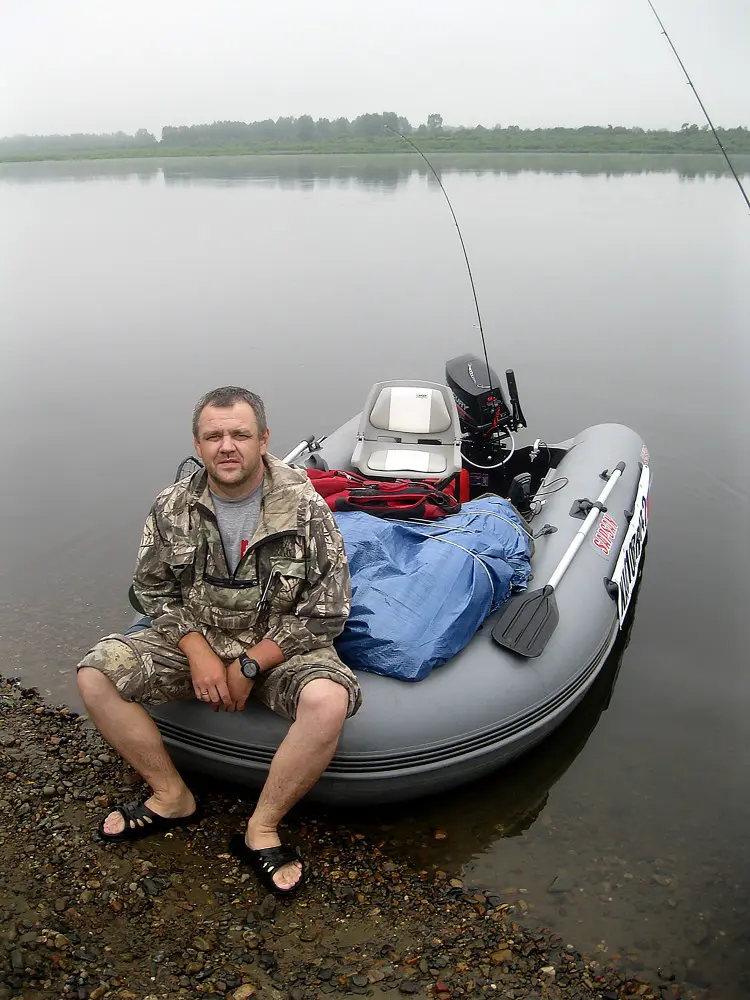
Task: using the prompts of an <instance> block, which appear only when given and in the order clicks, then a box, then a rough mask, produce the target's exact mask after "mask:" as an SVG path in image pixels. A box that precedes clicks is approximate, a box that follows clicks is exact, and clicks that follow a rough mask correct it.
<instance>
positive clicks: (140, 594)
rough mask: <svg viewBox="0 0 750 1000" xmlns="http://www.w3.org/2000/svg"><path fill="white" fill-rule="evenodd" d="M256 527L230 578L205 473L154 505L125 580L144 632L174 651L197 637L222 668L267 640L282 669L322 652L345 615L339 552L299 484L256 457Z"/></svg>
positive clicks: (310, 494)
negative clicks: (151, 631)
mask: <svg viewBox="0 0 750 1000" xmlns="http://www.w3.org/2000/svg"><path fill="white" fill-rule="evenodd" d="M264 462H265V477H264V480H263V500H262V505H261V512H260V520H259V521H258V526H257V528H256V530H255V534H254V535H253V537H252V539H251V540H250V545H249V547H248V549H247V551H246V552H245V554H244V555H243V557H242V559H241V560H240V562H239V564H238V566H237V569H236V570H235V572H234V574H230V572H229V568H228V566H227V560H226V555H225V554H224V547H223V545H222V541H221V535H220V534H219V527H218V524H217V521H216V514H215V511H214V507H213V503H212V502H211V495H210V493H209V490H208V482H207V476H206V473H205V472H204V471H203V470H199V471H198V472H196V473H195V474H194V475H193V476H191V477H188V478H187V479H182V480H180V481H179V482H177V483H175V484H174V485H172V486H170V487H169V488H168V489H166V490H164V491H163V492H162V493H160V494H159V496H158V497H157V498H156V501H155V503H154V505H153V507H152V508H151V512H150V514H149V516H148V520H147V521H146V526H145V528H144V530H143V538H142V540H141V546H140V550H139V552H138V562H137V565H136V569H135V574H134V577H133V586H134V590H135V594H136V596H137V598H138V599H139V601H140V603H141V606H142V607H143V609H144V611H145V612H146V614H147V615H149V616H150V617H151V618H152V620H153V625H152V627H153V628H155V629H157V631H159V632H161V633H162V634H163V635H165V636H167V637H168V638H170V639H171V640H172V641H173V642H175V643H177V642H179V640H180V639H181V638H182V637H183V636H184V635H187V633H188V632H200V633H202V634H203V635H204V636H205V637H206V639H207V641H208V643H209V645H210V646H211V647H212V648H213V650H214V651H215V652H216V653H217V654H218V655H219V656H220V657H222V658H223V659H233V658H234V657H236V656H239V654H240V653H241V652H242V651H243V650H245V649H248V648H249V647H251V646H254V645H255V644H256V643H257V642H260V640H261V639H263V638H266V639H272V640H273V641H274V642H275V643H276V644H277V645H278V646H279V647H280V648H281V651H282V652H283V654H284V657H285V658H286V659H289V657H290V656H294V655H295V654H297V653H306V652H309V651H311V650H313V649H318V648H320V647H322V646H327V645H330V643H331V642H332V641H333V640H334V638H335V637H336V636H337V635H338V634H339V633H340V632H341V630H342V629H343V627H344V624H345V623H346V619H347V617H348V615H349V605H350V601H351V587H350V582H349V567H348V565H347V561H346V553H345V551H344V543H343V539H342V538H341V534H340V532H339V529H338V526H337V525H336V522H335V520H334V518H333V515H332V514H331V512H330V510H329V509H328V507H327V505H326V503H325V501H324V500H323V499H322V498H321V497H320V496H318V494H317V493H316V492H315V490H314V489H313V487H312V486H311V485H310V483H309V481H308V479H307V476H306V475H305V474H304V473H303V472H300V471H299V470H298V469H292V468H290V467H289V466H287V465H285V464H284V463H283V462H280V461H279V460H278V459H277V458H273V456H271V455H268V456H266V458H265V460H264Z"/></svg>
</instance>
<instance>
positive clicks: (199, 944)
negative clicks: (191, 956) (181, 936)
mask: <svg viewBox="0 0 750 1000" xmlns="http://www.w3.org/2000/svg"><path fill="white" fill-rule="evenodd" d="M193 947H194V948H195V949H196V950H197V951H211V945H210V944H209V943H208V941H206V939H205V938H202V937H197V938H196V939H195V940H194V941H193Z"/></svg>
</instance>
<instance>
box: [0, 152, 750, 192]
mask: <svg viewBox="0 0 750 1000" xmlns="http://www.w3.org/2000/svg"><path fill="white" fill-rule="evenodd" d="M431 159H432V160H433V162H434V163H435V166H436V167H437V168H438V169H439V170H440V171H441V172H443V173H456V172H457V173H464V174H470V175H473V176H475V177H483V176H486V175H489V174H504V175H515V174H523V173H532V174H553V175H558V176H560V175H563V174H580V175H582V176H592V175H595V174H599V175H601V174H604V175H605V176H611V177H617V176H623V175H625V174H653V173H658V174H677V175H678V176H679V177H680V178H681V179H683V180H687V179H693V178H717V177H722V176H726V175H729V169H728V168H727V165H726V163H725V161H724V160H723V159H722V157H721V156H720V155H717V156H701V155H677V154H663V155H659V156H656V155H653V154H649V155H647V154H638V153H629V154H622V153H610V154H608V153H586V154H579V153H537V154H528V153H434V154H432V155H431ZM734 163H735V169H736V170H737V172H738V173H740V174H750V156H737V157H735V158H734ZM412 177H426V178H427V179H428V180H430V181H432V182H433V183H434V180H433V178H432V175H431V173H430V171H429V170H428V169H427V166H426V165H425V163H424V162H423V161H422V160H420V159H419V157H418V156H417V155H416V154H410V153H404V154H403V155H393V154H379V155H370V154H359V155H356V154H349V155H343V156H342V155H328V154H318V155H312V154H310V155H304V154H301V155H289V156H284V155H278V156H268V155H258V156H253V155H248V156H195V157H163V158H156V157H155V158H153V159H137V158H134V159H122V160H66V161H51V160H47V161H42V162H39V163H0V183H3V182H5V183H9V184H38V183H39V182H40V181H45V182H51V183H55V182H58V183H64V182H68V183H70V182H85V181H91V180H97V181H101V180H116V181H122V182H128V181H130V182H132V181H138V182H141V183H143V184H149V183H158V182H162V183H164V184H165V185H167V186H173V185H194V184H196V185H197V184H206V185H209V186H217V187H223V186H230V185H239V186H244V185H251V184H260V185H263V186H268V187H274V188H280V189H282V190H283V189H286V188H303V189H304V188H317V187H325V186H328V185H331V186H334V187H339V188H341V187H343V188H346V187H349V186H357V187H362V188H364V189H370V188H372V189H378V190H386V191H387V190H393V191H395V190H397V189H399V188H401V187H403V186H404V185H405V184H407V183H408V181H409V180H410V178H412Z"/></svg>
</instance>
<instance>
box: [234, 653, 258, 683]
mask: <svg viewBox="0 0 750 1000" xmlns="http://www.w3.org/2000/svg"><path fill="white" fill-rule="evenodd" d="M239 661H240V673H241V674H242V676H243V677H245V678H247V680H249V681H254V680H255V678H256V677H257V676H258V674H259V673H260V664H259V663H258V661H257V660H253V659H252V658H251V657H249V656H248V655H247V653H240V656H239Z"/></svg>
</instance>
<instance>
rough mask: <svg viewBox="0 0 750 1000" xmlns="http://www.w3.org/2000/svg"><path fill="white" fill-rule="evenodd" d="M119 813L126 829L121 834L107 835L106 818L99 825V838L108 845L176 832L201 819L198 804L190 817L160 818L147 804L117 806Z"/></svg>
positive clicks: (116, 809)
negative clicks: (176, 829)
mask: <svg viewBox="0 0 750 1000" xmlns="http://www.w3.org/2000/svg"><path fill="white" fill-rule="evenodd" d="M112 811H113V812H118V813H119V814H120V815H121V816H122V818H123V819H124V820H125V827H124V829H122V830H121V831H120V832H119V833H105V831H104V823H105V822H106V818H107V817H106V816H105V818H104V819H103V820H102V821H101V823H100V824H99V836H100V837H101V838H102V840H105V841H107V842H108V843H110V844H111V843H122V842H123V841H126V840H140V839H141V838H142V837H151V836H153V835H154V834H156V833H163V832H164V831H165V830H174V828H175V827H178V826H188V825H189V824H190V823H197V822H198V820H199V819H200V818H201V811H200V807H199V806H198V805H197V804H196V807H195V810H194V812H192V813H191V814H190V815H189V816H176V817H174V818H170V817H169V816H160V815H159V814H158V813H155V812H154V811H153V809H149V807H148V806H147V805H146V804H145V802H127V803H126V804H125V805H123V806H115V808H114V809H113V810H112Z"/></svg>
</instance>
